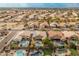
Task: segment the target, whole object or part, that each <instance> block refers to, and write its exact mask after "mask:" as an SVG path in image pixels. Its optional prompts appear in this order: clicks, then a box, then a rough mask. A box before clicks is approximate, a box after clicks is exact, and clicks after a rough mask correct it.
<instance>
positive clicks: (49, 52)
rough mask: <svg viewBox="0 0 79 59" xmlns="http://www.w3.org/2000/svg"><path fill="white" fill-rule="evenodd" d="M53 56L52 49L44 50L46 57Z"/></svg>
mask: <svg viewBox="0 0 79 59" xmlns="http://www.w3.org/2000/svg"><path fill="white" fill-rule="evenodd" d="M51 54H52V50H51V49H45V50H44V55H45V56H46V55H51Z"/></svg>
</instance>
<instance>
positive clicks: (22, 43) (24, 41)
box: [20, 40, 29, 47]
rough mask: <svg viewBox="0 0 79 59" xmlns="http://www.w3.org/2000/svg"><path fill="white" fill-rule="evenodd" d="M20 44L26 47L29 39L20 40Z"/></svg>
mask: <svg viewBox="0 0 79 59" xmlns="http://www.w3.org/2000/svg"><path fill="white" fill-rule="evenodd" d="M20 45H21V46H22V47H27V46H28V45H29V41H28V40H23V41H21V42H20Z"/></svg>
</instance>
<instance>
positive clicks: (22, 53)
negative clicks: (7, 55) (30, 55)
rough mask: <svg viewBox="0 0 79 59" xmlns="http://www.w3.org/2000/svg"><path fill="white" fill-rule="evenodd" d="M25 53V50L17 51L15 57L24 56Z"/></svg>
mask: <svg viewBox="0 0 79 59" xmlns="http://www.w3.org/2000/svg"><path fill="white" fill-rule="evenodd" d="M25 53H26V51H25V50H17V51H16V56H25Z"/></svg>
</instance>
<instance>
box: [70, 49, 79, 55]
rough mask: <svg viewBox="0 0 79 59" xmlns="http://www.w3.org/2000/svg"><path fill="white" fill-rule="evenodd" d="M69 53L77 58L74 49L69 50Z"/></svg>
mask: <svg viewBox="0 0 79 59" xmlns="http://www.w3.org/2000/svg"><path fill="white" fill-rule="evenodd" d="M70 51H71V56H77V55H78V54H77V50H76V49H70Z"/></svg>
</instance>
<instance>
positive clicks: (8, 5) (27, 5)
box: [0, 3, 79, 8]
mask: <svg viewBox="0 0 79 59" xmlns="http://www.w3.org/2000/svg"><path fill="white" fill-rule="evenodd" d="M0 8H79V3H0Z"/></svg>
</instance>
